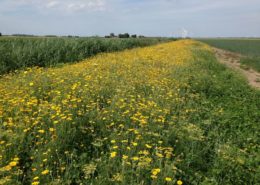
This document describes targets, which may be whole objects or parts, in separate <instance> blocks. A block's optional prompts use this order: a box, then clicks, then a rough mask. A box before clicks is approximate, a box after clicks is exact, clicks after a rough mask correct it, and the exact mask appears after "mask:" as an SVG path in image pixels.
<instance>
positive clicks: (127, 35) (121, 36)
mask: <svg viewBox="0 0 260 185" xmlns="http://www.w3.org/2000/svg"><path fill="white" fill-rule="evenodd" d="M118 37H119V38H129V37H130V35H129V34H128V33H124V34H119V35H118Z"/></svg>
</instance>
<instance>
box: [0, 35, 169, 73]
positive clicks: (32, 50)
mask: <svg viewBox="0 0 260 185" xmlns="http://www.w3.org/2000/svg"><path fill="white" fill-rule="evenodd" d="M169 40H172V39H167V38H134V39H133V38H128V39H111V38H110V39H105V38H47V37H45V38H44V37H0V75H1V74H4V73H8V72H10V71H14V70H17V69H22V68H23V69H25V68H26V67H33V66H39V67H50V66H54V65H57V64H61V63H69V62H76V61H80V60H83V59H85V58H88V57H91V56H93V55H96V54H97V53H101V52H113V51H121V50H124V49H130V48H134V47H144V46H149V45H153V44H157V43H161V42H165V41H169Z"/></svg>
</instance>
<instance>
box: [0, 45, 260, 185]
mask: <svg viewBox="0 0 260 185" xmlns="http://www.w3.org/2000/svg"><path fill="white" fill-rule="evenodd" d="M259 110H260V91H258V90H255V89H253V88H251V87H250V86H249V85H248V83H247V82H246V80H245V79H244V78H243V77H242V76H240V75H239V74H237V73H236V72H234V71H232V70H231V69H229V68H227V67H226V66H224V65H222V64H221V63H219V62H218V61H217V60H216V58H215V55H214V53H213V51H212V50H211V48H210V47H209V46H208V45H206V44H204V43H201V42H197V41H193V40H180V41H175V42H169V43H163V44H158V45H155V46H149V47H144V48H135V49H131V50H126V51H120V52H113V53H106V54H103V53H102V54H98V55H96V56H93V57H91V58H89V59H87V60H84V61H81V62H78V63H75V64H67V65H64V66H59V67H52V68H38V67H35V68H30V69H26V70H21V71H18V72H17V73H15V74H14V73H12V74H6V75H4V76H2V77H1V78H0V184H6V185H13V184H15V185H16V184H17V185H23V184H25V185H27V184H28V185H29V184H31V185H39V184H40V185H41V184H53V185H59V184H64V185H72V184H75V185H81V184H91V185H169V184H173V185H198V184H201V185H256V184H258V183H259V182H260V173H259V172H260V171H259V170H260V167H259V163H260V156H259V132H260V127H259V118H260V111H259Z"/></svg>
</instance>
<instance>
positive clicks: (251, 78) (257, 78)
mask: <svg viewBox="0 0 260 185" xmlns="http://www.w3.org/2000/svg"><path fill="white" fill-rule="evenodd" d="M213 50H214V52H215V55H216V57H217V59H218V61H219V62H220V63H222V64H225V65H227V66H228V67H230V68H232V69H235V70H236V71H239V72H240V73H242V74H243V75H244V76H245V77H246V78H247V80H248V82H249V84H250V85H251V86H252V87H255V88H257V89H260V73H258V72H257V71H255V70H253V69H251V68H249V67H246V66H242V65H241V64H240V62H239V61H240V59H241V57H243V56H242V55H240V54H237V53H233V52H230V51H226V50H223V49H218V48H213Z"/></svg>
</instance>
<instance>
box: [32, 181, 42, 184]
mask: <svg viewBox="0 0 260 185" xmlns="http://www.w3.org/2000/svg"><path fill="white" fill-rule="evenodd" d="M39 184H40V182H39V181H35V182H32V185H39Z"/></svg>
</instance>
